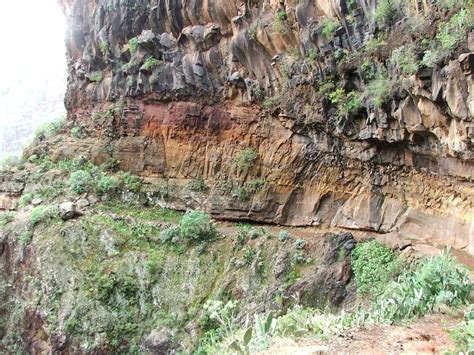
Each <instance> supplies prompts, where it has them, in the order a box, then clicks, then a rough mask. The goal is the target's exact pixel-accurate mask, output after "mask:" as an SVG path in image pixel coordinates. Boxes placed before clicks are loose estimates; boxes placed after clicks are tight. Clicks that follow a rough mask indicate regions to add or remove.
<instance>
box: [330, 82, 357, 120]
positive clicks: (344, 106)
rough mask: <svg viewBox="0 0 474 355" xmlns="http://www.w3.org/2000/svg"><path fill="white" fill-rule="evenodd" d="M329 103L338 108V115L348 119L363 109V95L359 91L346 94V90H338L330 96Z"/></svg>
mask: <svg viewBox="0 0 474 355" xmlns="http://www.w3.org/2000/svg"><path fill="white" fill-rule="evenodd" d="M329 101H330V102H331V103H332V104H334V105H336V106H337V115H338V116H339V117H346V116H347V115H349V114H355V113H357V111H359V110H360V108H361V107H362V94H361V93H360V92H358V91H351V92H349V93H347V94H346V92H345V90H344V89H341V88H338V89H337V90H336V91H333V92H332V93H330V94H329Z"/></svg>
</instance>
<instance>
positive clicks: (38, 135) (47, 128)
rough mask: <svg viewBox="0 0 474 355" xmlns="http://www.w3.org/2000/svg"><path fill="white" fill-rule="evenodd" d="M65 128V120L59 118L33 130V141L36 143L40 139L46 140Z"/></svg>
mask: <svg viewBox="0 0 474 355" xmlns="http://www.w3.org/2000/svg"><path fill="white" fill-rule="evenodd" d="M65 126H66V118H65V117H59V118H57V119H55V120H53V121H51V122H45V123H42V124H41V125H39V126H38V127H37V128H36V130H35V138H34V140H35V141H36V142H37V141H39V140H40V139H48V138H51V137H53V136H55V135H56V134H58V133H59V132H60V131H61V130H63V129H64V127H65Z"/></svg>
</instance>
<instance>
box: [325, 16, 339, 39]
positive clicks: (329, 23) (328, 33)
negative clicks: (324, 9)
mask: <svg viewBox="0 0 474 355" xmlns="http://www.w3.org/2000/svg"><path fill="white" fill-rule="evenodd" d="M340 26H341V24H340V23H339V22H338V21H335V20H331V19H327V18H326V19H324V20H323V36H324V37H325V38H327V39H331V38H333V37H334V32H335V31H336V30H337V29H338V28H339V27H340Z"/></svg>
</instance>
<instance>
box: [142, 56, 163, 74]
mask: <svg viewBox="0 0 474 355" xmlns="http://www.w3.org/2000/svg"><path fill="white" fill-rule="evenodd" d="M159 64H160V61H159V60H158V59H156V58H153V57H148V58H147V59H146V60H145V63H144V64H143V65H142V69H143V70H147V71H150V70H153V69H154V68H156V67H157V66H158V65H159Z"/></svg>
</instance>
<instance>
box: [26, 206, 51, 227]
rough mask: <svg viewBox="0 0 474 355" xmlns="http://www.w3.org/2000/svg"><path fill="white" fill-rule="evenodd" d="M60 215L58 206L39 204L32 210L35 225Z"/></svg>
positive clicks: (32, 219) (32, 221)
mask: <svg viewBox="0 0 474 355" xmlns="http://www.w3.org/2000/svg"><path fill="white" fill-rule="evenodd" d="M57 215H58V209H57V207H56V206H44V205H41V206H37V207H35V208H33V209H32V210H31V212H30V222H31V223H32V224H33V225H36V224H38V223H41V222H44V221H46V220H49V219H51V218H53V217H56V216H57Z"/></svg>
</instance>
